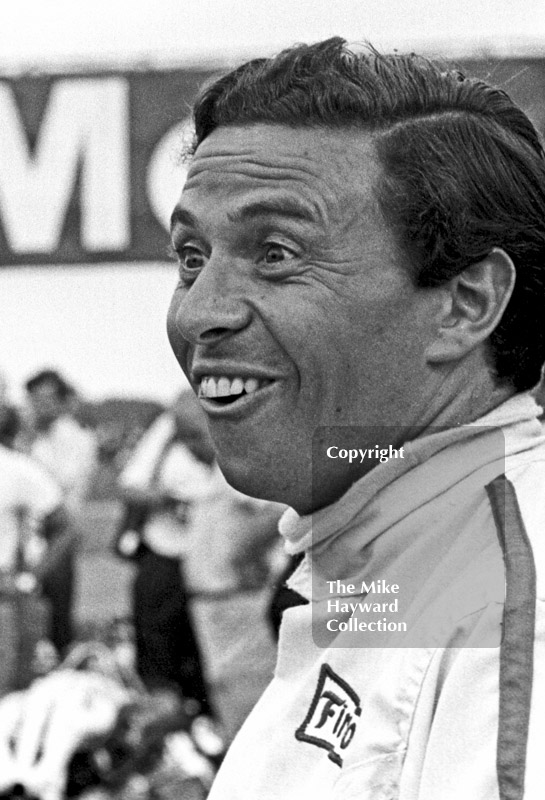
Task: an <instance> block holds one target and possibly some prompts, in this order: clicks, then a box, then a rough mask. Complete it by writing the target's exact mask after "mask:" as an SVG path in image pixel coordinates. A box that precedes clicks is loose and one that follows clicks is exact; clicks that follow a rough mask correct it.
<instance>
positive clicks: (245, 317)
mask: <svg viewBox="0 0 545 800" xmlns="http://www.w3.org/2000/svg"><path fill="white" fill-rule="evenodd" d="M171 314H172V315H173V322H174V325H175V328H176V330H177V332H178V333H179V334H181V335H182V336H183V337H184V339H186V340H187V341H189V342H192V343H193V344H207V345H210V344H215V343H217V342H219V341H221V340H222V339H225V338H227V337H229V336H231V335H232V334H233V333H235V332H237V331H239V330H242V329H244V328H245V327H246V326H247V325H248V324H249V323H250V320H251V307H250V305H249V303H248V300H247V287H245V285H244V282H243V281H242V280H241V279H240V277H239V276H237V275H236V273H235V270H234V269H233V265H231V269H230V271H229V272H227V271H226V270H225V269H222V268H221V265H220V264H218V263H217V262H216V263H212V262H209V263H208V264H207V265H206V267H205V268H204V270H203V271H202V272H201V274H200V275H199V276H198V278H197V279H196V280H195V282H194V283H193V284H192V285H191V286H190V287H189V288H188V289H186V290H185V291H184V292H183V293H182V292H180V293H179V294H178V293H175V294H174V297H173V299H172V305H171Z"/></svg>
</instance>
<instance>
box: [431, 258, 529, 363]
mask: <svg viewBox="0 0 545 800" xmlns="http://www.w3.org/2000/svg"><path fill="white" fill-rule="evenodd" d="M515 279H516V272H515V266H514V264H513V262H512V260H511V258H510V257H509V256H508V255H507V253H506V252H505V251H504V250H500V249H499V248H496V247H495V248H494V249H493V250H491V251H490V253H489V254H488V255H487V256H486V258H483V259H482V261H478V262H477V263H476V264H472V265H471V266H470V267H468V268H467V269H465V270H464V271H463V272H462V273H460V275H457V276H456V277H455V278H453V279H452V280H451V281H449V283H447V284H445V285H444V286H442V287H441V292H442V294H443V302H442V305H441V307H440V311H439V313H438V316H437V334H436V337H435V339H434V341H433V342H431V343H430V345H429V347H428V348H427V351H426V356H427V360H428V362H429V363H435V364H439V363H442V362H447V361H455V360H457V359H459V358H463V357H464V356H465V355H466V354H467V353H469V352H470V351H471V350H473V349H474V348H475V347H477V346H478V345H480V344H482V343H483V342H484V341H485V340H486V339H488V337H489V336H490V334H491V333H492V331H493V330H494V329H495V328H496V327H497V325H498V324H499V322H500V320H501V318H502V315H503V312H504V311H505V308H506V306H507V303H508V302H509V300H510V299H511V295H512V294H513V288H514V286H515Z"/></svg>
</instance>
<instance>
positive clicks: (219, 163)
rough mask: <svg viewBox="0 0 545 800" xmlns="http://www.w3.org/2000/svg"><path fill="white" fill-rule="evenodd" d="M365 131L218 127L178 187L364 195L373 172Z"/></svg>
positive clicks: (373, 157)
mask: <svg viewBox="0 0 545 800" xmlns="http://www.w3.org/2000/svg"><path fill="white" fill-rule="evenodd" d="M379 169H380V168H379V166H378V159H377V155H376V151H375V146H374V143H373V140H372V138H371V135H370V134H369V133H367V132H365V131H361V130H352V129H349V130H347V129H339V130H337V129H329V128H305V127H302V128H291V127H287V126H285V125H270V124H255V125H248V126H241V127H221V128H217V129H216V130H215V131H213V132H212V133H211V134H210V136H208V137H207V138H206V139H205V140H204V142H202V144H200V145H199V147H198V148H197V151H196V153H195V155H194V157H193V160H192V163H191V166H190V169H189V172H188V176H187V180H186V183H185V186H184V193H191V192H192V191H194V190H198V189H201V188H202V189H205V190H208V191H210V190H214V191H216V192H221V191H222V190H224V191H225V192H226V193H228V192H232V191H233V189H234V190H235V191H236V188H237V186H241V187H243V188H246V187H248V186H251V185H253V186H254V187H257V186H271V187H275V188H278V187H286V188H290V189H296V190H298V191H300V192H302V193H304V194H311V195H313V194H314V195H315V194H316V193H318V194H320V195H323V196H324V197H330V198H333V197H334V196H338V197H346V195H347V194H353V193H357V194H360V195H361V194H364V195H370V194H371V192H372V188H373V186H374V185H375V183H376V178H377V174H378V172H379Z"/></svg>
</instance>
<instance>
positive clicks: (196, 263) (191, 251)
mask: <svg viewBox="0 0 545 800" xmlns="http://www.w3.org/2000/svg"><path fill="white" fill-rule="evenodd" d="M177 252H178V258H179V260H180V265H181V266H182V267H183V268H184V269H187V270H189V271H191V272H195V271H197V270H199V269H202V268H203V267H204V265H205V263H206V257H205V255H204V253H201V251H200V250H197V248H196V247H191V246H189V245H186V246H185V247H180V248H179V250H178V251H177Z"/></svg>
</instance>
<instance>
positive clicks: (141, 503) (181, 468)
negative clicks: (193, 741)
mask: <svg viewBox="0 0 545 800" xmlns="http://www.w3.org/2000/svg"><path fill="white" fill-rule="evenodd" d="M191 405H192V404H188V405H186V403H185V397H184V395H182V396H181V397H179V398H178V399H177V400H176V401H175V403H174V404H173V406H172V407H171V408H170V409H169V410H168V411H167V412H165V413H164V414H162V415H160V416H159V417H158V418H157V419H156V420H155V421H154V422H153V423H152V425H151V426H150V427H149V428H148V430H147V431H146V432H145V433H144V435H143V436H142V437H141V439H140V440H139V442H138V443H137V445H136V447H135V449H134V451H133V453H132V455H131V456H130V458H129V460H128V462H127V464H126V465H125V468H124V470H123V472H122V473H121V475H120V478H119V485H120V488H121V490H122V493H123V497H124V500H125V502H126V515H125V518H124V519H123V521H122V523H121V527H120V531H119V534H118V539H117V544H116V549H117V552H118V553H119V554H120V555H122V556H126V557H134V560H135V562H136V575H135V579H134V583H133V595H132V600H133V621H134V626H135V634H136V666H137V670H138V673H139V674H140V676H141V678H142V679H143V680H144V682H145V683H146V685H147V686H148V688H149V689H150V690H157V689H172V690H174V691H176V692H178V693H180V694H181V695H182V696H183V697H185V698H192V699H193V700H195V701H196V702H197V704H198V707H197V708H196V710H199V711H202V712H203V713H206V714H210V715H212V714H213V709H212V703H211V700H210V697H209V692H208V689H207V686H206V681H205V679H204V674H203V666H202V661H201V656H200V652H199V647H198V644H197V638H196V635H195V632H194V630H193V625H192V621H191V617H190V613H189V609H188V598H187V591H186V587H185V583H184V579H183V572H182V569H181V566H180V564H181V560H182V559H183V558H184V556H185V553H186V550H187V541H188V531H189V515H190V508H191V504H192V503H193V502H195V500H196V498H198V497H199V495H200V494H202V493H203V492H204V493H206V486H207V484H208V482H209V474H210V471H211V465H212V463H213V458H214V457H213V453H212V450H211V448H210V446H209V445H207V444H206V443H205V438H204V431H203V423H202V420H192V416H191V408H190V406H191ZM189 441H191V442H192V449H190V447H189V446H188V442H189Z"/></svg>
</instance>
